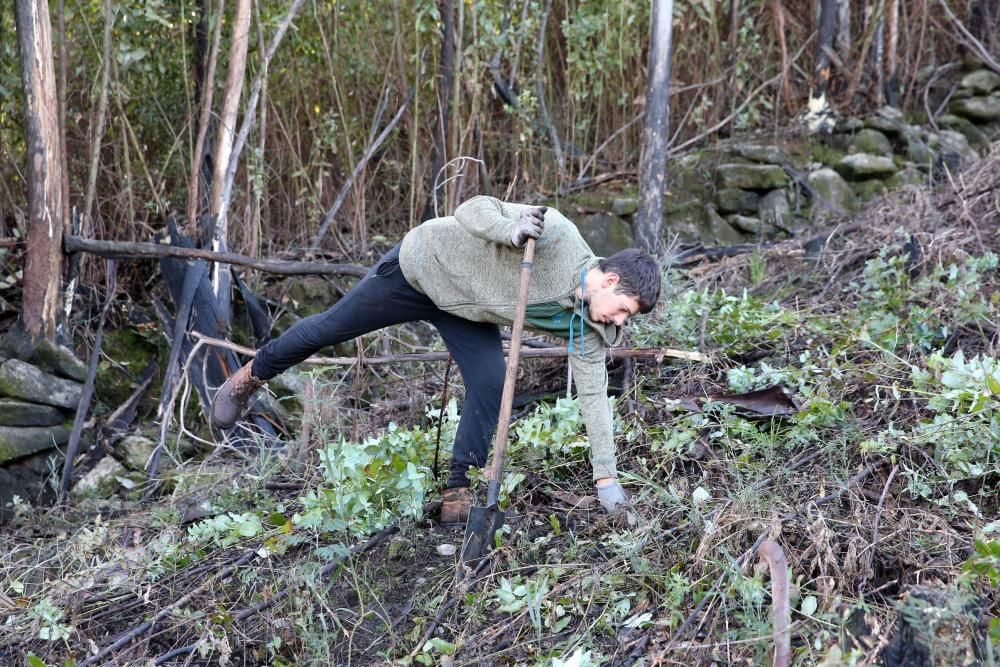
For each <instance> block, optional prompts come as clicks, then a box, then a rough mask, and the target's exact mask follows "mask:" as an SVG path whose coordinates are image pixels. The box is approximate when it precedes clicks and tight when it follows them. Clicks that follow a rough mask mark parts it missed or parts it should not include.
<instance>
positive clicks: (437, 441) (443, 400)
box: [431, 354, 452, 482]
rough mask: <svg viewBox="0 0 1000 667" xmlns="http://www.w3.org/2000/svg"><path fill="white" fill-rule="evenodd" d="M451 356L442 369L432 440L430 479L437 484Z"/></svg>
mask: <svg viewBox="0 0 1000 667" xmlns="http://www.w3.org/2000/svg"><path fill="white" fill-rule="evenodd" d="M451 362H452V358H451V355H450V354H449V355H448V365H447V366H445V368H444V391H442V392H441V410H440V411H439V412H438V424H437V437H436V438H435V439H434V467H433V468H431V470H432V475H433V476H432V477H431V479H433V480H434V481H435V482H437V477H438V452H440V450H441V427H442V425H443V424H444V411H445V408H447V407H448V379H449V378H450V377H451Z"/></svg>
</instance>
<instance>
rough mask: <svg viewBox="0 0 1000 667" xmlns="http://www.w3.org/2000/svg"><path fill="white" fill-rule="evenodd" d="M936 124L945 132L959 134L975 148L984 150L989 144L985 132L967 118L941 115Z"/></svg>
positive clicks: (949, 114) (947, 114)
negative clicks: (949, 131)
mask: <svg viewBox="0 0 1000 667" xmlns="http://www.w3.org/2000/svg"><path fill="white" fill-rule="evenodd" d="M937 122H938V125H939V126H941V127H943V128H945V129H947V130H953V131H955V132H961V133H962V134H964V135H965V138H966V139H968V140H969V143H970V144H971V145H972V146H975V147H976V148H984V147H986V146H988V145H989V143H990V138H989V136H988V135H987V134H986V132H984V131H983V130H982V129H981V128H980V126H979V125H976V124H975V123H973V122H972V121H971V120H969V119H968V118H962V117H961V116H956V115H955V114H951V113H946V114H942V115H941V117H940V118H938V121H937Z"/></svg>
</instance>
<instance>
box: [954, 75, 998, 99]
mask: <svg viewBox="0 0 1000 667" xmlns="http://www.w3.org/2000/svg"><path fill="white" fill-rule="evenodd" d="M959 85H960V86H962V88H965V89H967V90H969V91H971V92H972V93H973V94H974V95H986V94H989V93H991V92H993V91H994V90H1000V74H997V73H996V72H994V71H992V70H988V69H977V70H975V71H974V72H969V73H968V74H966V75H965V76H963V77H962V82H961V83H960V84H959Z"/></svg>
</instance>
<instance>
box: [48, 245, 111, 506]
mask: <svg viewBox="0 0 1000 667" xmlns="http://www.w3.org/2000/svg"><path fill="white" fill-rule="evenodd" d="M107 276H108V294H107V296H106V297H105V299H104V306H103V307H102V308H101V314H100V316H99V317H98V319H97V332H96V333H95V334H94V349H93V350H92V351H91V353H90V362H89V363H88V364H87V378H86V380H85V381H84V383H83V394H82V395H81V396H80V402H79V403H77V406H76V416H75V417H74V418H73V431H72V432H71V433H70V436H69V444H68V445H67V446H66V460H65V461H64V462H63V471H62V481H61V482H60V484H59V502H62V501H64V500H66V495H67V494H68V493H69V484H70V481H72V479H73V459H74V458H76V452H77V449H79V447H80V435H81V434H82V433H83V421H84V419H86V417H87V410H88V409H90V399H91V397H92V396H93V395H94V379H95V378H96V377H97V362H98V361H99V360H100V358H101V338H102V336H103V335H104V322H105V321H106V320H107V318H108V310H109V309H110V308H111V303H112V301H114V298H115V287H116V286H117V279H116V277H117V273H116V272H115V260H113V259H109V260H108V267H107Z"/></svg>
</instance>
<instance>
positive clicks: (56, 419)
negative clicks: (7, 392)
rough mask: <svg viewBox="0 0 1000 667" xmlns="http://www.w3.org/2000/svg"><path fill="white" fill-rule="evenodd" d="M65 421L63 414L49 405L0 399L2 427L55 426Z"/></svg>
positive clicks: (0, 421)
mask: <svg viewBox="0 0 1000 667" xmlns="http://www.w3.org/2000/svg"><path fill="white" fill-rule="evenodd" d="M65 420H66V417H65V416H64V414H63V413H62V412H60V411H59V410H57V409H56V408H54V407H52V406H51V405H40V404H38V403H29V402H27V401H19V400H17V399H13V398H0V425H2V426H55V425H56V424H61V423H63V422H64V421H65Z"/></svg>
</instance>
